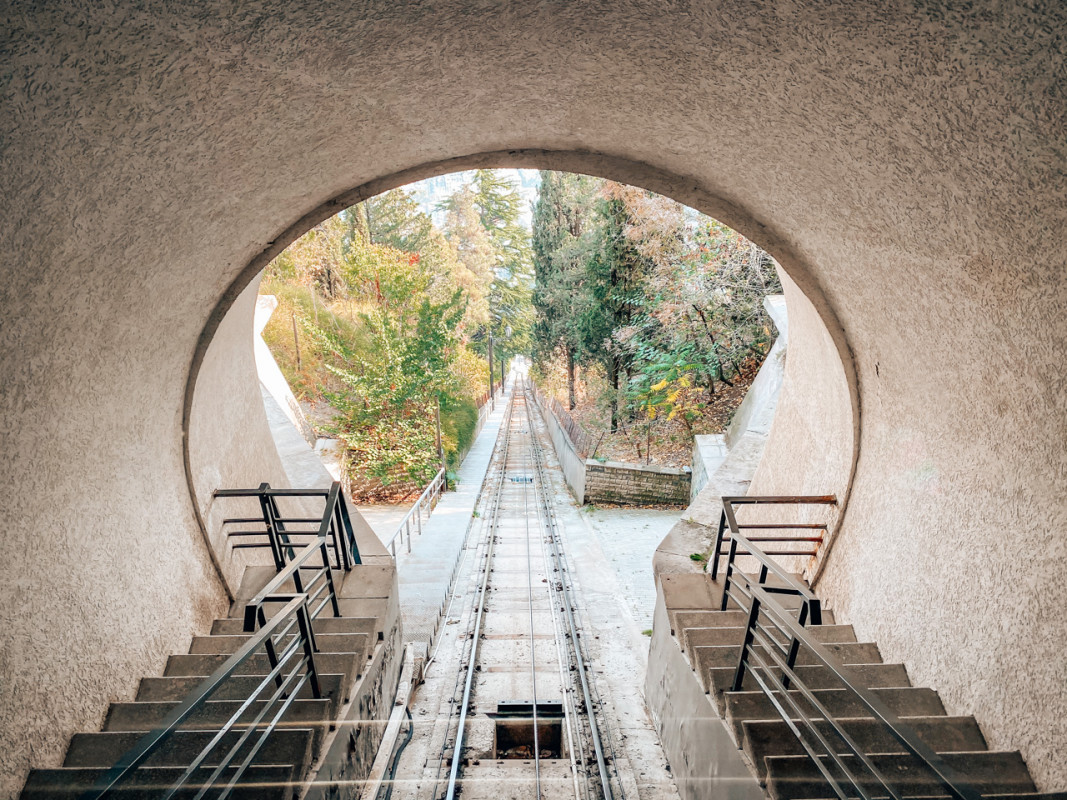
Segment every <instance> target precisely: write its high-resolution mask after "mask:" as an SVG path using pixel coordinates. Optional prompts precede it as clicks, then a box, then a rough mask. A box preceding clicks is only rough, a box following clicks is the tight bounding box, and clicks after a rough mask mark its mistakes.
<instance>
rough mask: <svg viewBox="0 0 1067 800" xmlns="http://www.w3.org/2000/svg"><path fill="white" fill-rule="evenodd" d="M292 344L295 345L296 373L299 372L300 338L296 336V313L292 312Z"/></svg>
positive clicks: (300, 368)
mask: <svg viewBox="0 0 1067 800" xmlns="http://www.w3.org/2000/svg"><path fill="white" fill-rule="evenodd" d="M293 344H295V345H296V371H297V372H300V371H301V370H302V367H301V366H300V337H299V336H297V335H296V312H295V311H294V312H293Z"/></svg>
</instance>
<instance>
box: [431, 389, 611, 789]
mask: <svg viewBox="0 0 1067 800" xmlns="http://www.w3.org/2000/svg"><path fill="white" fill-rule="evenodd" d="M516 412H518V413H516ZM513 438H514V441H513ZM497 446H498V447H499V448H501V451H502V452H501V454H500V456H499V457H498V458H496V459H494V466H493V468H492V469H493V470H494V472H496V473H497V474H495V475H493V476H492V480H491V482H490V486H492V492H491V493H490V494H489V495H488V497H487V498H486V503H485V506H486V507H485V511H486V514H485V516H486V519H485V525H484V530H485V535H484V538H483V541H482V542H481V543H480V549H482V550H483V553H484V554H483V556H482V559H481V563H480V568H481V570H482V572H481V575H480V580H479V582H478V587H477V590H476V592H475V593H474V595H475V596H474V600H473V603H472V604H471V613H470V615H469V616H468V619H469V620H470V622H469V627H468V632H467V638H468V640H469V641H470V647H469V650H468V652H467V657H466V659H465V663H463V666H461V668H460V673H459V675H457V685H456V688H457V689H458V688H459V680H460V676H462V680H463V694H462V699H461V700H460V702H459V706H458V707H459V715H458V721H457V722H455V723H453V722H452V720H453V717H454V709H455V707H456V706H455V705H454V704H453V706H452V709H453V711H450V714H449V727H451V726H452V724H455V725H456V732H455V735H454V736H453V737H449V736H447V735H446V737H445V742H444V750H443V751H442V757H441V761H440V762H439V763H440V764H441V765H442V766H443V765H444V763H445V761H446V759H447V750H448V741H449V739H450V738H451V741H452V742H453V744H452V753H451V759H450V762H451V763H450V768H449V774H448V785H447V789H446V790H445V792H444V794H443V798H444V800H455V798H456V797H457V796H458V794H459V792H460V787H461V785H462V782H461V775H462V773H464V772H465V771H467V770H470V769H471V767H465V765H464V762H465V757H464V756H465V752H464V751H465V742H466V737H467V728H468V725H469V724H470V720H469V719H468V716H469V712H470V711H471V710H472V709H473V695H474V694H475V688H476V683H475V675H476V673H477V672H478V671H479V670H480V669H481V664H480V656H481V652H480V648H479V643H480V640H481V639H482V637H483V634H484V633H485V627H486V621H485V618H486V614H487V613H488V606H489V593H490V591H491V590H492V588H493V587H492V585H491V582H490V580H491V579H490V576H491V574H492V573H493V563H494V557H495V555H496V543H497V541H498V539H499V536H498V534H499V527H500V522H501V521H502V519H503V520H507V519H509V518H512V519H513V515H518V514H521V515H522V520H521V523H522V525H523V526H524V527H525V536H524V537H523V538H525V545H526V546H525V560H526V572H527V580H526V586H525V587H524V588H525V589H526V602H527V603H528V605H529V633H530V656H529V658H530V677H531V680H532V687H533V696H532V703H531V706H532V708H531V716H532V731H533V752H532V754H531V755H532V758H531V760H532V762H533V767H534V769H533V775H531V779H532V780H531V783H532V786H531V789H532V790H533V791H532V792H531V794H533V796H534V797H535V798H538V800H541V798H542V797H543V795H542V786H541V782H542V764H541V760H542V755H541V753H542V750H541V746H540V743H539V741H538V730H539V726H538V717H537V714H538V702H539V699H538V696H537V695H538V690H537V671H538V664H537V648H536V639H537V638H539V637H538V635H537V633H536V631H535V621H534V588H533V587H534V564H533V554H532V551H531V538H530V537H531V536H532V535H537V536H539V537H540V539H541V555H542V559H543V564H544V568H545V572H546V576H547V579H546V581H545V582H546V583H547V584H548V586H547V587H546V589H547V597H548V600H549V609H550V614H549V615H550V617H551V620H552V627H553V632H554V633H553V638H554V639H555V645H556V651H557V654H558V657H559V673H560V686H561V692H562V698H561V699H562V701H563V710H564V719H563V730H564V731H565V732H566V742H567V744H568V747H567V758H568V759H569V762H570V774H571V776H572V777H571V778H570V779H568V780H570V781H572V782H573V789H574V794H575V797H576V799H577V800H615V798H616V797H617V796H621V791H620V790H618V789H616V788H615V786H613V783H612V779H611V774H610V771H609V765H608V757H607V756H606V755H605V748H604V746H603V742H602V737H601V731H600V725H599V723H598V720H597V712H598V709H599V703H598V702H597V700H598V698H597V697H596V690H595V687H594V686H592V685H591V682H590V680H589V674H588V666H587V664H586V658H585V654H584V652H583V648H582V644H581V641H580V633H579V628H578V623H577V620H576V618H575V614H574V609H575V606H576V599H575V598H574V597H573V595H572V592H571V589H570V587H569V582H570V581H569V577H568V570H567V567H566V560H565V557H564V554H563V551H562V547H561V544H560V541H559V537H558V534H557V531H556V526H555V522H554V519H553V514H552V510H551V505H550V498H549V497H548V493H547V490H548V489H549V488H550V486H551V484H550V483H549V481H548V478H547V472H546V468H545V463H544V456H543V454H542V452H541V448H540V443H539V441H538V439H537V436H536V435H535V431H534V427H533V418H532V414H531V410H530V409H529V407H528V394H527V391H526V387H525V386H522V385H521V383H520V381H515V382H514V383H513V391H512V394H511V397H510V399H509V404H508V410H507V415H506V418H505V435H504V436H503V437H502V438H501V441H500V443H498V445H497ZM509 473H513V474H512V475H511V476H510V477H511V481H512V482H514V483H519V484H521V485H522V494H521V500H520V498H518V497H515V496H514V495H513V496H512V497H511V498H510V500H511V502H510V503H508V504H507V505H509V506H511V507H508V508H502V506H504V505H505V503H504V502H503V501H502V497H503V495H504V492H505V488H506V487H508V486H509V483H508V477H509ZM514 473H520V474H519V475H515V474H514ZM531 473H532V474H531ZM531 525H535V526H536V531H531ZM546 544H547V545H548V547H547V548H546V546H545V545H546ZM553 575H558V576H559V577H558V579H555V578H553ZM515 588H517V587H515ZM494 596H495V595H494ZM540 638H547V637H545V636H541V637H540ZM568 665H569V669H568ZM568 684H572V685H571V686H568ZM481 691H482V690H479V693H480V692H481ZM483 699H484V698H483ZM495 699H496V700H505V699H514V698H495ZM587 743H588V744H587ZM590 748H591V750H592V753H593V758H592V759H590V758H588V757H587V756H588V751H589V749H590ZM594 760H595V762H596V767H595V769H594V768H593V765H592V762H593V761H594ZM579 762H580V763H579ZM553 763H556V762H553ZM561 766H562V765H561ZM475 769H476V768H475ZM556 769H558V767H557V768H556ZM579 773H581V777H579ZM438 775H440V772H439V773H438ZM470 777H472V776H468V777H467V778H466V779H468V780H469V778H470ZM620 788H621V787H620ZM433 796H434V797H440V796H442V795H437V793H436V790H435V791H434V795H433Z"/></svg>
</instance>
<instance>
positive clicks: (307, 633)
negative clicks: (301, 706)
mask: <svg viewBox="0 0 1067 800" xmlns="http://www.w3.org/2000/svg"><path fill="white" fill-rule="evenodd" d="M296 620H297V624H298V625H299V626H300V637H301V638H302V639H303V640H304V657H305V658H306V659H307V664H308V677H309V678H310V679H311V692H312V694H313V695H314V696H315V699H316V700H321V699H322V687H321V686H319V671H318V668H317V667H316V666H315V651H316V650H318V647H317V646H316V645H315V629H314V628H313V627H312V625H311V618H310V617H309V616H308V607H307V603H306V602H305V603H304V604H303V605H301V606H300V608H298V609H297V612H296Z"/></svg>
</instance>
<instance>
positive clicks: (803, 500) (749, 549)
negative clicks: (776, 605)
mask: <svg viewBox="0 0 1067 800" xmlns="http://www.w3.org/2000/svg"><path fill="white" fill-rule="evenodd" d="M836 503H837V498H836V497H835V496H833V495H819V496H796V497H778V496H767V497H760V496H753V497H723V498H722V514H721V516H720V518H719V529H718V532H717V534H716V537H715V552H714V555H713V556H712V562H711V570H710V572H711V577H712V579H713V580H715V579H717V578H718V574H719V558H720V556H721V555H722V542H723V537H724V535H725V530H726V527H727V525H729V529H730V549H729V551H728V553H727V554H726V555H727V561H726V573H725V575H724V577H723V589H722V605H721V607H720V610H722V611H725V610H726V609H727V607H728V605H729V603H730V601H731V600H733V601H734V602H735V603H737V605H738V606H739V607H740V608H742V609H745V605H744V603H743V602H742V601H741V599H740V598H738V597H737V595H736V593H735V592H733V591H732V590H733V589H734V582H735V577H734V576H735V573H737V574H742V573H739V572H738V571H737V566H736V560H737V557H738V556H739V555H745V556H750V557H752V558H755V559H756V560H757V561H758V562H759V564H760V570H759V580H758V584H759V585H760V586H762V587H763V589H764V590H766V591H770V592H774V593H776V594H788V595H795V596H797V597H800V598H801V599H802V601H803V606H802V612H801V613H802V614H803V615H804V618H805V620H806V621H810V623H811V624H812V625H821V624H822V604H821V601H820V600H819V598H817V597H816V596H815V594H814V592H812V591H811V590H810V589H809V588H808V587H807V586H805V585H804V584H803V583H801V582H800V581H798V580H797V579H796V578H795V577H793V575H791V574H790V573H789V572H787V571H786V570H785V569H783V568H782V567H781V565H779V564H778V562H776V561H775V560H774V559H773V558H772V557H771V556H773V555H814V553H815V550H811V551H807V550H805V551H800V552H798V551H793V550H790V551H784V552H782V551H779V552H777V553H771V554H767V553H764V552H763V550H761V549H760V548H759V547H757V546H756V544H755V542H756V541H775V542H788V541H794V538H793V537H779V536H763V537H755V536H754V537H752V538H749V537H747V536H745V535H744V534H742V533H741V529H742V528H757V529H772V530H780V529H790V528H797V529H804V530H809V529H812V528H816V529H818V528H825V526H822V525H812V524H808V523H800V524H779V523H774V524H764V525H740V524H738V522H737V515H736V514H735V511H734V506H735V505H757V504H777V505H784V504H806V505H813V504H820V505H833V504H836ZM812 539H816V540H817V542H816V548H817V547H818V542H821V537H798V538H796V539H795V540H797V541H811V540H812ZM738 545H742V546H743V547H744V548H745V549H744V550H743V551H738ZM771 574H773V575H774V576H775V577H777V578H778V579H779V580H780V581H781V582H782V584H783V585H782V586H767V585H765V584H766V581H767V578H768V577H769V575H771ZM746 577H747V576H746ZM743 583H745V585H744V586H742V587H740V588H741V589H742V590H744V589H746V588H747V580H746V581H743ZM746 610H747V609H746Z"/></svg>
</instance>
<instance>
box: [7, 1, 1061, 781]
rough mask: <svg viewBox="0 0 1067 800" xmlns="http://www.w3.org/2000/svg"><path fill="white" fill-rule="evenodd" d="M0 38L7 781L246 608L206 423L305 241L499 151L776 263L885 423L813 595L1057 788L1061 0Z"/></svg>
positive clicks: (444, 16) (401, 13)
mask: <svg viewBox="0 0 1067 800" xmlns="http://www.w3.org/2000/svg"><path fill="white" fill-rule="evenodd" d="M0 16H2V24H0V30H2V31H4V33H3V34H0V36H2V37H3V38H2V39H0V64H2V65H3V67H2V68H0V108H2V113H0V183H2V185H3V187H4V191H3V192H0V220H2V222H0V252H3V253H4V256H5V258H4V264H3V267H2V270H3V279H2V280H0V342H2V345H0V347H2V351H0V452H2V453H3V459H0V486H2V487H3V489H4V492H3V497H4V499H3V501H2V503H3V512H4V515H5V523H6V524H7V529H6V531H5V536H4V540H3V541H4V545H5V558H4V560H3V561H2V566H0V581H2V584H0V585H2V586H3V594H2V595H0V630H2V634H0V637H2V640H0V644H2V647H0V676H3V678H2V680H3V683H2V684H0V748H3V751H4V752H5V755H6V757H5V759H4V767H3V773H2V777H0V794H10V793H12V792H14V791H15V790H16V789H17V787H18V785H19V784H20V782H21V779H22V776H23V775H24V774H25V771H26V769H27V768H28V766H29V764H30V763H31V762H33V763H35V764H38V765H41V766H54V765H55V764H57V763H58V762H59V759H60V755H61V753H62V750H63V747H64V746H65V744H66V739H67V736H68V735H69V734H70V732H72V731H73V730H74V729H78V728H86V727H91V726H92V725H93V724H95V723H97V722H99V718H100V715H101V714H102V713H103V710H104V708H105V707H106V701H107V700H108V699H112V698H119V697H125V696H128V694H129V693H130V692H131V691H132V689H133V687H134V686H135V683H136V680H137V678H138V677H139V676H140V675H141V674H142V673H143V672H146V671H148V670H149V668H152V667H157V666H158V665H160V664H161V663H162V659H163V657H164V655H165V654H166V653H167V652H170V651H172V650H177V649H181V646H182V645H183V644H184V643H185V642H186V641H187V639H188V637H189V635H190V634H191V632H193V631H194V630H198V629H199V628H200V627H202V626H203V624H206V622H207V621H208V620H209V619H210V618H211V616H212V615H213V614H214V613H216V612H217V611H218V609H219V608H220V607H221V605H222V604H223V603H224V594H223V591H222V589H221V585H220V583H219V581H218V580H217V578H216V577H215V574H214V569H213V567H212V565H211V561H210V559H209V556H208V552H207V549H206V547H205V545H204V542H203V538H202V535H201V533H200V528H199V525H198V523H197V520H196V515H195V509H194V505H195V502H196V501H195V500H194V499H193V498H192V497H191V496H190V493H189V489H188V487H187V477H186V465H185V452H184V447H185V445H184V441H183V429H184V430H188V428H189V427H190V426H191V411H192V403H193V400H192V394H193V392H192V388H193V387H194V386H195V383H196V376H197V374H198V372H199V371H200V366H201V363H202V362H203V361H204V358H205V356H206V355H207V344H208V342H209V341H210V339H211V337H212V334H213V333H214V331H215V328H216V327H217V325H218V324H219V322H220V321H221V320H222V318H223V316H224V314H225V311H226V310H227V309H228V308H229V306H230V305H231V304H232V303H233V301H234V300H235V299H236V297H237V296H238V295H239V294H240V292H241V291H242V290H244V289H245V288H246V286H247V285H248V283H249V282H250V281H251V280H252V278H253V276H254V275H255V274H257V273H258V271H259V270H260V269H261V268H262V266H263V265H264V264H265V263H266V262H267V260H269V258H270V257H271V256H272V255H273V254H274V253H276V252H278V251H279V250H280V249H281V248H282V247H284V246H285V245H286V244H288V242H289V241H291V239H292V238H293V237H295V236H297V235H299V234H300V233H302V232H303V231H305V230H306V229H307V228H308V227H309V226H310V225H311V224H313V223H314V222H317V221H318V220H320V219H322V218H324V217H326V216H328V215H330V214H332V213H334V212H335V211H337V210H339V209H340V208H342V207H344V206H345V205H347V204H348V203H350V202H351V201H353V200H355V199H358V198H359V197H362V196H364V195H365V194H367V193H370V192H374V191H378V190H380V189H384V188H387V187H389V186H392V185H398V184H401V183H403V182H406V181H407V180H409V179H412V178H416V177H422V176H426V175H430V174H435V173H440V172H443V171H447V170H449V169H452V168H459V167H466V166H477V165H500V166H504V165H509V166H544V167H554V168H560V169H571V170H577V171H586V172H591V173H596V174H600V175H603V176H606V177H612V178H616V179H621V180H625V181H629V182H631V183H636V184H640V185H644V186H646V187H648V188H650V189H654V190H657V191H660V192H663V193H665V194H669V195H671V196H673V197H675V198H676V199H678V200H681V201H683V202H686V203H689V204H690V205H693V206H694V207H697V208H700V209H701V210H703V211H706V212H708V213H710V214H712V215H714V216H717V217H719V218H720V219H722V220H723V221H724V222H726V223H728V224H730V225H732V226H734V227H736V228H738V229H739V230H741V231H742V232H743V233H745V234H746V235H748V236H750V237H751V238H753V239H755V240H756V241H758V242H759V243H760V244H762V245H763V246H764V247H766V248H768V249H769V250H771V252H772V253H773V254H774V255H775V257H776V258H777V259H778V261H779V262H780V263H781V264H782V265H783V267H784V269H785V270H786V271H787V272H788V274H789V275H790V276H791V279H792V280H793V281H794V282H795V283H796V285H797V287H798V288H799V290H800V291H801V292H803V293H804V294H805V295H806V296H807V297H808V298H809V300H810V302H811V305H812V309H813V312H814V313H816V314H817V315H818V316H819V318H820V319H821V320H822V322H823V323H824V324H825V326H826V329H827V331H828V336H829V341H830V342H832V347H833V350H834V351H836V353H837V354H838V356H840V357H841V360H842V364H843V367H842V371H843V374H844V379H845V384H846V386H847V387H848V392H849V399H850V403H851V405H852V407H853V409H854V411H858V412H859V413H858V414H856V415H855V417H854V419H855V420H856V424H857V425H858V429H857V434H856V438H855V440H854V445H855V448H856V452H858V461H857V462H856V471H855V476H854V479H853V488H852V492H851V496H850V500H849V503H848V506H847V507H846V508H845V510H844V514H843V517H842V521H841V527H840V529H839V530H838V531H837V534H836V544H835V546H834V549H833V551H832V553H831V556H830V558H829V559H828V561H827V562H826V567H825V572H824V573H823V576H822V578H821V581H820V587H819V588H820V591H822V592H824V593H825V594H826V595H827V596H828V597H830V598H831V600H832V601H833V603H834V604H835V606H836V607H837V608H839V609H840V610H841V612H842V615H843V616H845V617H847V618H848V621H850V622H853V623H855V625H856V627H857V630H858V632H859V633H860V634H861V635H863V636H872V635H873V636H874V637H875V638H877V639H878V641H879V644H880V646H881V647H882V649H883V653H884V654H885V655H886V657H887V658H889V659H897V658H899V659H902V660H904V661H905V662H906V663H907V664H908V666H909V668H910V669H911V670H912V673H913V675H914V677H915V678H916V680H917V681H922V682H925V683H928V684H930V685H933V686H934V687H935V688H937V689H939V690H940V691H941V692H942V693H943V695H944V696H945V698H946V701H947V704H948V705H949V706H950V709H949V710H950V711H952V712H954V713H959V712H967V711H973V712H974V713H975V714H976V715H977V716H978V719H979V721H980V722H981V724H982V725H983V729H984V731H985V733H986V735H987V737H988V738H989V740H990V742H991V743H992V744H994V745H996V746H1006V747H1019V748H1021V749H1022V750H1023V753H1024V755H1026V757H1027V758H1028V759H1029V760H1030V764H1031V767H1032V768H1033V770H1034V773H1035V776H1036V778H1037V780H1038V782H1039V784H1040V785H1041V786H1042V787H1043V788H1053V787H1057V788H1063V786H1064V785H1065V784H1067V767H1065V766H1064V764H1063V763H1061V760H1059V759H1058V758H1057V754H1058V753H1062V752H1063V751H1064V750H1065V749H1067V732H1065V731H1064V728H1063V725H1064V723H1063V720H1064V719H1065V718H1067V708H1065V703H1067V699H1065V697H1064V692H1063V685H1064V683H1065V679H1067V674H1065V672H1067V662H1065V658H1064V656H1063V652H1062V648H1059V647H1057V643H1058V642H1062V640H1063V638H1064V628H1063V625H1064V623H1063V619H1064V617H1063V614H1062V609H1063V607H1064V606H1065V605H1067V588H1065V587H1067V583H1065V582H1064V581H1063V580H1062V571H1063V564H1064V563H1065V556H1067V552H1065V550H1064V548H1065V547H1067V545H1065V543H1064V542H1065V540H1064V538H1063V537H1062V535H1061V532H1062V530H1063V528H1064V523H1065V522H1067V504H1065V501H1064V498H1065V497H1067V491H1065V490H1067V455H1065V451H1064V440H1065V439H1067V425H1065V419H1067V399H1065V398H1067V385H1065V384H1067V380H1065V369H1064V363H1065V361H1067V358H1065V357H1067V325H1065V324H1064V322H1063V313H1064V310H1065V309H1067V269H1065V266H1067V239H1065V237H1064V236H1063V231H1064V229H1067V179H1065V174H1067V157H1065V148H1067V136H1064V128H1065V126H1064V120H1065V113H1064V112H1065V104H1064V93H1065V80H1064V74H1065V56H1064V53H1065V52H1067V42H1065V30H1067V7H1065V6H1064V5H1063V4H1062V3H1058V2H1053V1H1052V0H1046V1H1045V2H1037V3H1029V4H1025V5H1024V4H1023V3H1021V2H1010V1H1009V2H993V0H985V1H984V2H983V1H982V0H980V1H979V2H976V3H972V4H967V5H966V6H959V7H949V6H947V5H946V4H941V3H923V2H914V3H903V4H885V3H880V2H875V1H874V0H864V1H862V2H851V3H832V4H831V3H808V4H800V3H791V2H781V1H780V0H778V1H776V2H770V0H767V1H766V2H761V1H760V0H734V1H733V2H684V1H683V0H678V1H677V2H673V1H672V2H651V0H611V2H609V1H608V0H576V1H574V2H561V1H560V2H545V3H476V2H460V0H440V1H439V2H433V3H418V2H412V3H398V2H393V0H389V1H388V2H386V0H379V1H378V2H369V3H365V4H362V5H360V6H358V7H354V6H346V5H340V4H338V5H331V4H321V3H307V2H303V0H289V1H288V2H284V3H283V2H279V0H259V1H258V2H248V3H242V4H230V3H226V4H224V3H210V2H208V3H197V4H186V5H179V4H166V5H165V6H164V5H162V4H160V5H158V6H156V7H154V8H151V9H148V8H146V7H144V6H143V5H142V4H135V3H132V2H126V1H125V0H110V2H100V3H93V4H87V3H77V4H76V3H72V2H54V3H48V4H41V5H31V4H30V3H20V2H13V3H8V4H7V5H5V6H4V7H3V9H0ZM793 314H794V310H793V308H792V303H791V308H790V315H791V318H792V317H793ZM791 322H792V319H791ZM793 352H795V350H794V351H791V353H790V357H792V355H793ZM206 368H207V369H210V365H209V366H208V367H206ZM833 391H834V392H836V389H835V390H833ZM785 399H786V398H783V402H785ZM836 403H837V396H836V394H835V395H834V399H833V404H834V405H835V407H836ZM794 408H795V409H796V414H795V415H794V419H795V421H796V425H797V426H799V427H797V429H796V430H797V431H799V433H797V435H796V438H795V442H796V444H797V445H798V446H804V447H807V448H808V449H807V451H805V453H803V454H798V455H797V457H796V458H795V459H794V460H792V461H788V460H784V459H782V460H778V461H777V462H775V463H777V464H780V465H781V468H776V469H777V471H776V472H775V473H774V476H773V479H774V481H775V482H776V483H779V484H781V485H785V484H790V485H791V486H795V485H798V484H804V482H805V478H804V476H803V475H800V474H796V475H793V476H790V475H789V474H788V473H787V471H786V466H787V464H792V465H794V466H795V467H796V468H798V469H799V468H801V467H802V466H803V465H805V464H809V465H810V464H815V465H816V466H817V468H818V469H822V466H819V465H821V464H822V463H823V462H819V461H818V460H817V459H815V458H814V455H815V453H814V448H821V447H823V442H820V441H818V440H810V441H809V440H808V439H806V438H805V437H804V435H802V434H803V432H804V431H808V432H812V431H816V430H822V429H823V428H820V427H819V426H818V425H815V424H814V423H812V422H811V421H810V419H809V418H802V414H820V413H822V409H823V406H822V405H820V404H819V403H818V402H816V401H813V400H808V399H800V398H797V399H796V405H795V406H794ZM183 425H184V428H183ZM783 425H784V423H783ZM775 427H776V428H777V427H778V425H777V423H776V425H775ZM783 435H784V436H785V437H786V439H784V440H783V441H785V440H788V439H789V436H791V435H792V434H789V433H788V432H783V431H779V430H774V431H773V432H772V438H776V437H779V436H783ZM831 438H832V441H833V442H834V443H835V444H834V445H833V449H832V450H831V456H832V457H833V458H834V459H838V458H844V456H843V455H842V453H841V452H839V450H838V449H837V448H838V443H837V439H836V438H835V437H831ZM768 447H771V444H770V443H769V444H768ZM203 455H204V458H205V460H204V463H205V464H207V463H210V460H211V456H210V453H205V454H203ZM190 461H191V459H190ZM834 463H836V461H835V462H834ZM824 474H826V475H827V476H828V480H837V478H836V477H835V476H837V475H838V472H837V470H836V468H833V469H831V468H827V469H826V472H825V473H824ZM761 480H762V478H761ZM193 483H194V485H195V481H194V482H193ZM835 490H836V489H835ZM1009 676H1010V677H1011V680H1008V677H1009Z"/></svg>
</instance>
